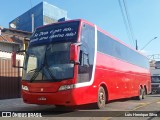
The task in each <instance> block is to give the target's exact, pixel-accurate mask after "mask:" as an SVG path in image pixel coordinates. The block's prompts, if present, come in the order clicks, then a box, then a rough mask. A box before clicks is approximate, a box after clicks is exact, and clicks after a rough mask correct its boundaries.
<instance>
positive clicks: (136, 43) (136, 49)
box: [136, 40, 138, 50]
mask: <svg viewBox="0 0 160 120" xmlns="http://www.w3.org/2000/svg"><path fill="white" fill-rule="evenodd" d="M136 50H138V43H137V40H136Z"/></svg>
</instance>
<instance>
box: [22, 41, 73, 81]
mask: <svg viewBox="0 0 160 120" xmlns="http://www.w3.org/2000/svg"><path fill="white" fill-rule="evenodd" d="M70 44H71V42H65V43H52V44H49V45H41V46H36V47H30V48H29V49H28V51H27V53H26V56H25V62H24V72H23V79H24V80H31V81H36V80H42V81H43V80H48V81H53V82H54V81H61V80H65V79H69V78H73V72H74V71H73V68H74V64H73V63H70Z"/></svg>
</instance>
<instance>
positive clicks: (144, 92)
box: [142, 88, 147, 99]
mask: <svg viewBox="0 0 160 120" xmlns="http://www.w3.org/2000/svg"><path fill="white" fill-rule="evenodd" d="M146 94H147V91H146V89H145V88H144V89H143V94H142V99H144V98H145V97H146Z"/></svg>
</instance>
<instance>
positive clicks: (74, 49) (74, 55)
mask: <svg viewBox="0 0 160 120" xmlns="http://www.w3.org/2000/svg"><path fill="white" fill-rule="evenodd" d="M70 61H71V62H75V63H77V62H78V46H77V45H76V44H71V46H70Z"/></svg>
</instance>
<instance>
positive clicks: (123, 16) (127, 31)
mask: <svg viewBox="0 0 160 120" xmlns="http://www.w3.org/2000/svg"><path fill="white" fill-rule="evenodd" d="M118 3H119V6H120V9H121V14H122V18H123V22H124V25H125V28H126V33H127V36H128V40H129V42H130V44H132V42H131V41H130V33H129V29H128V25H127V21H126V18H125V14H124V12H123V8H122V4H121V1H120V0H118Z"/></svg>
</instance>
